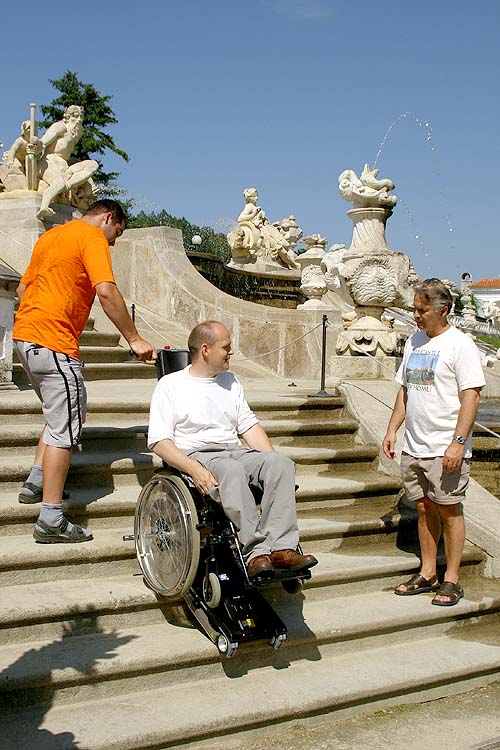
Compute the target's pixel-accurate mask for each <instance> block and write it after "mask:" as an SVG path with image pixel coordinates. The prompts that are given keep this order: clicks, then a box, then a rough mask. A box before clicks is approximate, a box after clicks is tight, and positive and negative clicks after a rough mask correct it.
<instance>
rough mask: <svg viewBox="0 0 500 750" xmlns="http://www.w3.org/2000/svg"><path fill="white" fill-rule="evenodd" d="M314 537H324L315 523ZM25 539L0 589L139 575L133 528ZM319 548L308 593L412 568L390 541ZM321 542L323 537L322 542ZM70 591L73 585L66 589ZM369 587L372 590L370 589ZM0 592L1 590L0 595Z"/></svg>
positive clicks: (476, 559) (378, 538)
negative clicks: (83, 538)
mask: <svg viewBox="0 0 500 750" xmlns="http://www.w3.org/2000/svg"><path fill="white" fill-rule="evenodd" d="M313 529H314V533H319V534H321V533H326V529H325V528H324V527H323V525H322V524H321V521H320V520H318V521H317V523H316V525H315V526H314V527H313ZM29 531H30V533H29V534H23V535H13V536H3V537H2V549H1V551H0V572H1V573H2V583H3V585H4V587H8V586H17V585H24V584H33V583H36V584H37V585H39V584H41V583H42V582H46V581H50V580H52V579H53V578H54V576H55V575H57V576H58V577H59V578H61V579H67V580H70V579H71V580H73V579H76V578H88V579H90V578H99V577H106V576H112V575H115V574H116V575H118V574H121V573H123V574H126V573H129V574H131V575H134V574H136V573H138V572H139V568H138V566H137V562H136V557H135V548H134V543H133V542H132V541H123V535H124V534H130V533H132V532H133V525H132V524H130V525H127V526H124V527H122V528H121V529H120V528H103V529H102V528H101V529H93V533H94V539H93V540H92V541H90V542H84V543H81V544H37V543H36V542H35V541H34V540H33V538H32V536H31V528H30V530H29ZM341 534H342V531H341V529H340V528H339V536H337V537H335V538H333V539H328V538H327V539H328V542H329V543H326V541H325V542H324V543H321V541H319V540H318V539H316V538H315V536H314V535H311V527H310V532H309V537H308V536H307V534H306V535H305V538H304V540H303V541H304V550H305V551H306V552H308V551H311V552H314V554H315V556H316V557H317V558H318V560H319V564H318V566H317V567H316V568H315V571H314V575H313V578H312V579H311V581H310V582H309V583H308V587H312V588H313V587H316V588H318V587H325V586H331V585H333V584H337V583H342V584H343V583H349V582H350V583H352V582H354V581H362V582H367V581H368V582H371V581H372V580H373V578H374V577H379V576H384V575H394V574H395V573H397V572H398V571H400V570H408V569H410V568H412V567H414V566H415V565H416V559H417V558H416V552H417V551H418V549H417V547H416V545H415V544H414V543H411V544H410V543H408V545H406V550H407V551H405V550H403V549H401V550H397V549H396V545H395V540H391V541H387V535H380V534H375V533H374V534H373V537H372V541H371V544H370V545H364V546H361V545H355V544H350V543H349V541H348V540H344V538H343V537H342V536H341ZM323 539H324V537H323ZM464 561H465V562H464V564H465V563H469V564H474V565H475V564H479V563H481V561H482V557H481V555H480V554H479V553H478V551H477V550H476V549H474V548H467V551H466V552H465V553H464ZM71 585H72V584H71ZM370 585H371V584H370ZM4 590H5V589H4Z"/></svg>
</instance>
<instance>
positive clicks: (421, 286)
mask: <svg viewBox="0 0 500 750" xmlns="http://www.w3.org/2000/svg"><path fill="white" fill-rule="evenodd" d="M414 292H415V294H418V295H420V297H423V298H424V299H426V300H427V301H428V302H430V303H431V305H432V307H433V308H434V310H436V311H438V310H440V309H441V308H442V307H446V308H448V313H449V312H450V311H451V308H452V307H453V297H452V296H451V292H450V290H449V289H448V287H447V286H446V284H443V282H442V281H440V280H439V279H425V281H420V282H419V283H418V284H415V287H414Z"/></svg>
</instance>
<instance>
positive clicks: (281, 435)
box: [260, 417, 358, 447]
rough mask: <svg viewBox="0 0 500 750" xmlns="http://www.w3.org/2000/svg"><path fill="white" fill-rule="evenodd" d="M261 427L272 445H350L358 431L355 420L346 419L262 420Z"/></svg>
mask: <svg viewBox="0 0 500 750" xmlns="http://www.w3.org/2000/svg"><path fill="white" fill-rule="evenodd" d="M260 423H261V425H262V427H263V428H264V429H265V431H266V432H267V434H268V435H269V437H270V438H271V439H272V441H273V445H275V446H281V445H304V446H312V447H314V446H316V445H317V443H318V442H319V443H320V444H321V445H323V446H324V445H331V444H333V443H335V444H338V443H340V442H342V444H345V445H350V444H351V443H352V440H353V436H354V433H355V432H356V430H357V429H358V422H357V421H356V420H355V419H348V418H346V417H337V418H325V419H322V420H321V421H319V420H317V421H314V420H308V419H305V418H302V419H301V418H297V419H269V420H267V419H263V420H260Z"/></svg>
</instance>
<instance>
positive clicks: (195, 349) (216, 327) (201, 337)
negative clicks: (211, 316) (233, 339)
mask: <svg viewBox="0 0 500 750" xmlns="http://www.w3.org/2000/svg"><path fill="white" fill-rule="evenodd" d="M221 327H222V328H225V329H226V326H225V325H224V323H221V322H220V321H219V320H204V321H202V322H201V323H198V325H197V326H195V327H194V328H193V330H192V331H191V333H190V334H189V338H188V349H189V352H190V354H191V359H196V358H197V357H198V355H199V353H200V349H201V347H202V344H208V345H209V346H213V344H214V342H215V341H216V340H217V336H218V335H219V333H220V328H221ZM226 330H227V329H226Z"/></svg>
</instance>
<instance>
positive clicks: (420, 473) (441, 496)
mask: <svg viewBox="0 0 500 750" xmlns="http://www.w3.org/2000/svg"><path fill="white" fill-rule="evenodd" d="M469 473H470V459H469V458H464V460H463V461H462V465H461V467H460V468H459V469H458V470H457V471H453V472H448V471H443V457H442V456H435V457H431V458H416V457H415V456H410V455H409V454H408V453H402V455H401V476H402V478H403V482H404V486H405V492H406V497H407V498H408V500H421V499H422V498H423V497H428V498H430V499H431V500H433V501H434V502H435V503H438V505H454V504H455V503H461V502H462V501H463V499H464V498H465V491H466V489H467V485H468V484H469Z"/></svg>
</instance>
